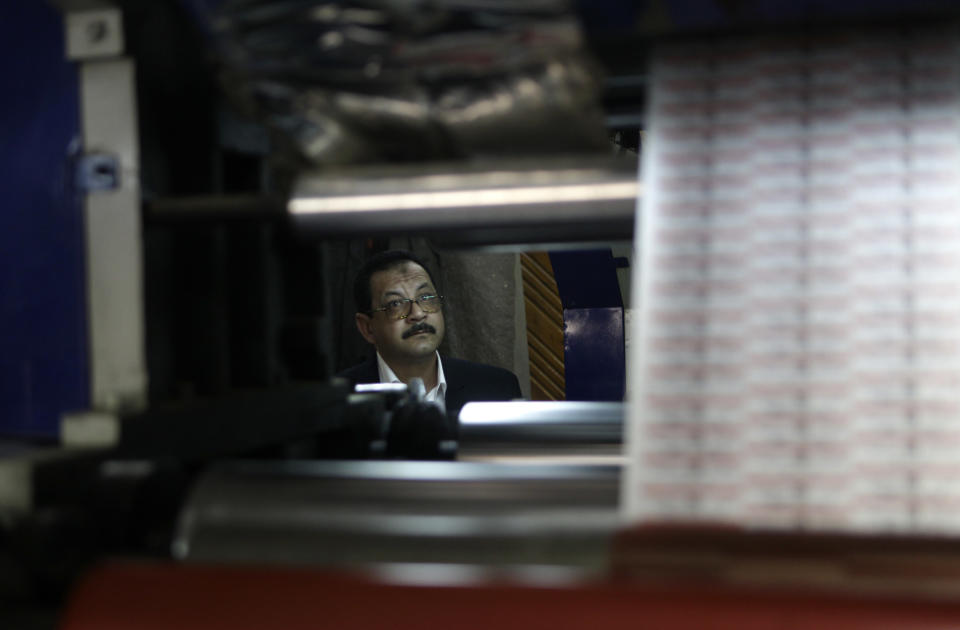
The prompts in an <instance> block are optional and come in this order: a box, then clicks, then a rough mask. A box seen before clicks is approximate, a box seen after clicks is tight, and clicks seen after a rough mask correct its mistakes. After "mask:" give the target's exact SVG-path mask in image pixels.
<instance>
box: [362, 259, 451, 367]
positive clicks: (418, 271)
mask: <svg viewBox="0 0 960 630" xmlns="http://www.w3.org/2000/svg"><path fill="white" fill-rule="evenodd" d="M436 294H437V290H436V288H435V287H434V286H433V283H432V282H430V276H429V275H427V272H426V270H424V268H423V267H421V266H420V265H418V264H416V263H414V262H407V263H403V264H402V265H400V266H398V267H393V268H390V269H386V270H384V271H378V272H376V273H374V274H373V275H372V276H371V277H370V296H371V300H372V308H380V307H381V306H385V305H386V304H387V303H388V302H390V301H391V300H396V299H405V298H407V299H411V300H415V299H417V298H418V297H420V296H422V295H436ZM357 328H358V329H359V330H360V334H361V335H363V337H364V339H366V340H367V341H369V342H370V343H372V344H373V345H374V346H376V348H377V351H378V352H379V353H380V355H381V356H382V357H383V358H384V359H385V360H386V361H387V362H388V363H392V362H397V363H404V362H418V361H421V360H423V359H426V358H428V357H430V356H432V355H433V353H434V352H436V350H437V346H439V345H440V342H441V341H442V340H443V333H444V328H443V311H441V310H438V311H437V312H435V313H425V312H424V311H423V309H421V308H420V306H419V305H418V304H417V303H416V302H414V303H412V304H411V305H410V314H409V315H408V316H407V317H406V319H392V318H391V317H390V316H389V315H388V314H387V313H386V312H383V311H381V312H378V313H372V314H370V315H367V314H365V313H357Z"/></svg>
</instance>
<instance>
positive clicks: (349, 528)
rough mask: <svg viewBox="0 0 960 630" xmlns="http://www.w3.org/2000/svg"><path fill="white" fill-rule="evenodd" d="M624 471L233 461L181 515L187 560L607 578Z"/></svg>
mask: <svg viewBox="0 0 960 630" xmlns="http://www.w3.org/2000/svg"><path fill="white" fill-rule="evenodd" d="M619 478H620V469H619V467H618V466H548V465H545V466H521V465H506V464H483V463H467V462H410V461H402V462H401V461H376V462H369V461H367V462H287V463H273V462H239V463H238V462H234V463H227V464H223V465H219V466H217V467H215V468H214V469H212V470H211V471H210V472H209V473H207V474H206V475H205V476H203V477H202V478H201V480H200V481H199V483H198V485H197V486H196V487H195V489H194V491H193V493H192V496H191V497H190V498H189V500H188V502H187V504H186V505H185V508H184V510H183V511H182V513H181V517H180V522H179V528H178V532H177V535H176V538H175V542H174V553H175V555H176V556H178V557H179V558H181V559H183V560H186V561H196V562H217V563H222V562H227V563H250V562H255V563H259V564H284V565H321V566H338V567H374V566H384V565H394V566H396V565H403V564H410V563H416V564H421V565H422V564H424V563H426V564H433V565H446V566H457V565H459V566H462V565H470V566H485V567H501V568H503V567H515V568H519V567H538V566H539V567H543V566H549V567H565V568H569V569H572V570H575V571H576V572H577V573H578V574H581V573H583V572H587V573H590V572H600V571H601V570H602V569H603V568H605V567H606V566H607V564H608V547H609V540H610V535H611V533H612V532H613V531H614V528H615V526H616V523H617V500H618V488H619Z"/></svg>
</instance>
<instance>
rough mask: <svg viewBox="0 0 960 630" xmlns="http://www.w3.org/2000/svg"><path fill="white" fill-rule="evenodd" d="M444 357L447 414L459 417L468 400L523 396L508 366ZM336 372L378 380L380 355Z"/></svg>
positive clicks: (353, 381)
mask: <svg viewBox="0 0 960 630" xmlns="http://www.w3.org/2000/svg"><path fill="white" fill-rule="evenodd" d="M442 359H443V376H444V377H445V378H446V379H447V395H446V400H447V414H448V415H449V416H450V417H452V418H456V417H457V416H458V415H459V414H460V408H461V407H463V406H464V405H465V404H467V403H468V402H488V401H497V400H512V399H514V398H520V397H522V396H523V394H522V393H521V392H520V382H519V381H518V380H517V377H516V375H515V374H514V373H513V372H511V371H509V370H505V369H503V368H500V367H494V366H492V365H484V364H482V363H473V362H471V361H464V360H463V359H454V358H452V357H442ZM337 376H340V377H343V378H346V379H347V380H349V381H350V382H351V385H356V384H357V383H378V382H380V371H379V370H378V369H377V358H376V357H373V358H371V359H369V360H368V361H366V362H364V363H361V364H360V365H356V366H354V367H352V368H348V369H346V370H344V371H343V372H340V373H339V374H337Z"/></svg>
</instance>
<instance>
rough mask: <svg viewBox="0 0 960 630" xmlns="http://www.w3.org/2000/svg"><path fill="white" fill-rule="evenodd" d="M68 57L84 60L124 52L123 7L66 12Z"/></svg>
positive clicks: (113, 55) (112, 55)
mask: <svg viewBox="0 0 960 630" xmlns="http://www.w3.org/2000/svg"><path fill="white" fill-rule="evenodd" d="M64 23H65V24H66V30H67V59H72V60H74V61H82V60H85V59H96V58H100V57H115V56H117V55H120V54H122V53H123V22H122V20H121V13H120V9H93V10H87V11H69V12H68V13H67V15H66V20H65V21H64Z"/></svg>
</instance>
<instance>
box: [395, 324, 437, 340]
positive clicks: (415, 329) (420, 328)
mask: <svg viewBox="0 0 960 630" xmlns="http://www.w3.org/2000/svg"><path fill="white" fill-rule="evenodd" d="M421 332H428V333H432V334H434V335H435V334H437V329H436V328H434V327H433V326H431V325H430V324H428V323H426V322H420V323H419V324H414V325H413V326H411V327H410V328H408V329H406V330H405V331H403V335H402V336H401V338H402V339H406V338H408V337H411V336H412V335H416V334H417V333H421Z"/></svg>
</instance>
